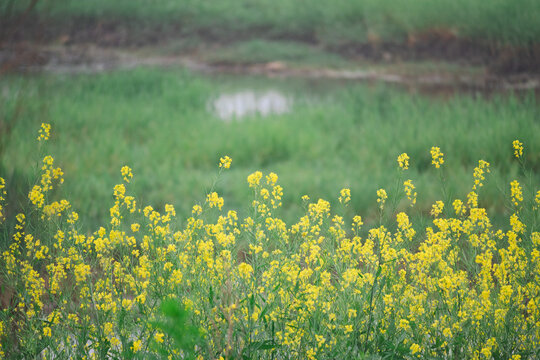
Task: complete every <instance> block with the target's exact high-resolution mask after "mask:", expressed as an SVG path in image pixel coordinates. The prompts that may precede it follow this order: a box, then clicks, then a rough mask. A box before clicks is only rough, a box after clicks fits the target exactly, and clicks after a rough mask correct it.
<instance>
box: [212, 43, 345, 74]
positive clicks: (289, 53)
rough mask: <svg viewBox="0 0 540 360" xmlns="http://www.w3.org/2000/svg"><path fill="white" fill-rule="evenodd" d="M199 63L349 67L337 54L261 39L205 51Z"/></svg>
mask: <svg viewBox="0 0 540 360" xmlns="http://www.w3.org/2000/svg"><path fill="white" fill-rule="evenodd" d="M203 60H205V61H207V62H211V63H225V64H256V63H266V62H271V61H281V62H286V63H287V64H288V65H293V66H294V65H300V66H321V65H323V66H327V67H335V68H339V67H345V66H347V65H349V66H350V65H351V64H350V63H349V62H347V61H346V60H345V59H344V58H342V57H340V56H339V55H337V54H332V53H328V52H326V51H324V50H322V49H320V48H318V47H315V46H311V45H307V44H304V43H300V42H294V41H268V40H263V39H257V40H248V41H240V42H237V43H233V44H231V45H230V46H226V47H224V48H220V49H214V50H211V51H209V52H208V53H207V54H206V55H203Z"/></svg>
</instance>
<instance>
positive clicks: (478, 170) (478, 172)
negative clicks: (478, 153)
mask: <svg viewBox="0 0 540 360" xmlns="http://www.w3.org/2000/svg"><path fill="white" fill-rule="evenodd" d="M489 172H490V171H489V163H488V162H487V161H484V160H480V161H478V166H477V167H475V168H474V175H473V176H474V185H473V190H476V189H477V187H482V186H484V184H483V183H482V181H483V180H485V177H484V173H489Z"/></svg>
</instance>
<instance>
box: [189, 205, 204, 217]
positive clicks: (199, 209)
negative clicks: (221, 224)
mask: <svg viewBox="0 0 540 360" xmlns="http://www.w3.org/2000/svg"><path fill="white" fill-rule="evenodd" d="M191 213H192V214H193V215H201V213H202V207H201V206H200V205H193V209H191Z"/></svg>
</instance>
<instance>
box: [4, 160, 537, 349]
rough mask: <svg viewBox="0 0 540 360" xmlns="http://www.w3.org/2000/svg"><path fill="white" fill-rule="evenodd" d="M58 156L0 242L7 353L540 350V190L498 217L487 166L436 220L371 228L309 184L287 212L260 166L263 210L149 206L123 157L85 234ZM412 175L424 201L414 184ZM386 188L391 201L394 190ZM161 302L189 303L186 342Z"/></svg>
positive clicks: (438, 208) (274, 181)
mask: <svg viewBox="0 0 540 360" xmlns="http://www.w3.org/2000/svg"><path fill="white" fill-rule="evenodd" d="M438 154H439V155H438V156H437V157H436V159H438V160H437V161H438V164H439V165H440V164H442V154H440V153H438ZM51 159H52V158H50V159H48V158H47V161H45V165H44V166H43V168H42V170H41V171H42V175H41V177H40V178H39V179H38V181H37V183H38V184H39V186H40V188H41V189H42V192H41V193H42V194H47V195H48V196H43V197H42V198H40V197H39V196H37V195H36V196H34V195H32V196H30V201H31V204H32V206H33V209H31V210H30V211H29V213H28V214H27V215H28V216H26V215H25V214H22V213H21V214H17V215H16V216H14V218H13V219H10V220H11V221H10V223H13V224H14V225H13V229H12V231H11V233H10V238H9V241H10V242H9V244H8V245H7V246H6V249H5V250H3V251H2V253H1V254H0V284H1V285H2V307H1V308H0V356H1V357H6V358H19V357H25V358H44V359H58V358H87V359H92V358H103V359H108V358H110V359H145V358H157V357H159V356H160V355H162V354H166V355H167V356H168V357H169V358H189V357H192V356H193V357H195V358H198V359H216V358H218V359H219V358H223V359H232V358H276V359H291V358H300V359H351V358H353V359H354V358H363V357H366V356H368V357H369V356H373V357H381V358H405V359H413V358H430V359H449V358H460V359H480V358H504V359H533V358H535V357H536V356H537V354H538V351H539V349H540V326H538V324H539V323H540V306H539V300H538V299H540V232H539V231H538V228H537V225H535V224H536V223H535V222H534V221H533V220H534V219H537V216H538V210H537V209H533V208H532V207H531V206H529V205H527V206H526V205H525V204H530V203H532V204H533V205H534V206H536V207H537V206H538V203H539V202H540V200H539V199H540V195H539V194H540V193H533V194H532V195H533V198H532V199H531V202H528V201H524V200H523V197H524V192H523V191H522V190H521V187H520V186H519V182H517V181H515V182H513V184H514V185H512V195H511V198H512V199H513V200H512V201H518V202H519V204H520V205H521V208H520V211H516V212H514V213H512V214H511V215H510V216H509V217H508V220H509V221H508V223H507V227H506V228H497V226H495V225H494V224H492V222H491V219H490V218H489V216H488V212H487V210H486V209H484V208H482V207H479V205H478V204H479V202H478V194H477V193H476V192H475V191H474V189H476V187H479V186H480V184H481V183H482V182H483V181H484V175H485V174H486V173H487V171H486V169H487V163H482V162H481V163H479V169H480V170H482V171H483V172H480V171H477V170H475V175H474V178H475V179H478V180H479V182H478V183H477V182H475V183H474V184H473V187H474V189H473V191H471V192H470V193H469V195H467V201H462V200H460V199H453V201H452V200H450V202H449V203H451V204H452V206H453V211H450V210H448V209H447V211H443V210H444V203H443V202H442V201H437V202H436V203H435V204H434V205H433V207H432V214H433V216H434V218H433V219H432V220H430V223H428V224H426V226H425V227H424V228H421V226H420V225H419V224H415V223H414V221H412V220H411V219H413V220H414V217H410V216H409V215H408V214H407V213H406V212H404V211H399V210H398V211H396V215H395V217H394V216H392V219H390V221H388V222H386V223H384V224H383V222H381V224H379V225H378V226H377V227H374V228H371V229H363V228H362V226H363V220H362V217H361V216H360V215H354V216H353V218H352V222H350V221H348V220H347V216H346V215H342V214H339V213H335V212H334V210H333V208H332V207H331V204H330V202H328V201H326V200H323V199H318V200H316V201H312V200H311V199H310V198H309V197H308V196H306V197H304V198H303V201H304V203H305V205H306V211H305V214H304V215H303V216H302V217H300V218H299V219H298V221H297V222H296V223H293V224H286V223H285V222H284V221H283V220H282V219H280V217H278V216H277V215H276V213H277V211H278V209H279V207H280V205H281V197H282V196H283V189H282V188H281V186H280V185H279V184H278V176H277V175H276V174H274V173H269V174H268V175H266V176H264V175H263V173H262V172H255V173H253V174H251V175H249V176H248V179H247V180H248V185H249V186H250V187H251V189H252V190H253V196H254V200H253V202H252V204H251V209H250V210H252V211H251V212H250V216H247V217H245V218H243V219H241V218H239V216H238V214H237V212H236V211H233V210H230V211H225V210H223V211H222V210H221V209H222V206H223V198H221V197H220V196H219V195H218V194H217V193H216V192H211V193H210V194H208V196H207V199H206V200H207V204H208V206H207V205H206V204H205V205H204V206H200V205H195V206H194V207H193V211H192V216H190V217H188V218H187V219H183V221H181V222H180V221H178V219H177V218H176V211H175V209H174V207H173V206H172V205H164V206H163V209H154V208H153V207H152V206H146V207H143V208H141V207H140V206H139V205H138V202H137V201H135V197H134V196H132V195H131V194H130V188H129V184H128V183H129V181H128V180H130V179H131V176H130V174H131V171H130V170H128V169H127V168H123V169H122V170H121V176H122V178H123V180H124V182H123V183H121V184H118V185H116V186H115V187H114V189H113V190H112V193H113V201H112V202H113V204H112V207H111V208H110V209H109V211H110V213H111V219H112V221H111V222H110V223H108V224H104V225H103V226H101V227H99V228H98V229H96V230H95V231H89V230H84V231H83V230H82V227H83V225H82V224H81V223H80V222H79V216H78V214H77V213H76V212H73V211H71V208H70V207H71V205H69V204H70V203H69V202H68V201H67V200H65V199H61V198H57V199H54V196H53V195H57V194H58V192H52V191H51V190H52V188H53V187H55V186H56V185H57V184H59V182H54V181H50V182H49V180H48V179H54V173H55V169H57V168H54V167H53V166H52V165H53V164H52V160H51ZM60 172H61V170H56V173H57V174H60ZM47 173H48V175H47ZM43 179H44V180H43ZM126 179H128V180H126ZM41 180H43V181H41ZM0 184H1V185H2V188H0V190H2V189H3V186H4V182H3V181H1V182H0ZM399 184H400V182H398V185H399ZM404 186H405V193H406V194H407V196H408V197H409V200H410V201H411V202H413V199H416V193H415V192H414V189H415V188H414V186H413V185H412V181H411V180H407V181H405V183H404ZM518 188H519V191H518ZM43 189H46V190H43ZM348 190H349V189H343V190H342V191H341V192H340V199H341V202H342V203H346V202H348V201H349V199H350V191H348ZM0 194H4V193H0ZM4 195H5V194H4ZM4 195H3V196H4ZM525 195H529V193H528V192H525ZM535 195H536V197H535ZM49 197H51V199H49ZM377 197H378V199H377V202H378V204H373V205H374V206H377V205H378V206H379V207H380V208H381V209H382V208H383V206H384V204H385V201H386V200H387V199H388V194H387V193H386V191H385V190H384V189H379V190H378V191H377ZM33 199H34V200H35V201H34V200H33ZM53 200H54V201H53ZM445 201H446V199H445ZM210 207H214V208H215V209H213V210H212V211H208V209H209V208H210ZM529 208H530V209H529ZM424 210H426V209H423V211H424ZM207 211H208V212H207ZM526 211H530V212H529V213H526ZM381 213H383V212H382V211H381ZM453 213H455V216H454V215H452V214H453ZM35 214H38V215H44V216H34V215H35ZM59 214H60V215H59ZM531 219H533V220H531ZM424 221H425V220H424ZM508 226H509V227H508ZM164 300H172V301H175V302H176V303H178V304H179V305H180V306H181V307H182V308H184V309H186V311H187V312H188V314H189V315H188V318H187V320H186V322H187V324H188V325H189V326H192V327H196V328H198V329H200V334H197V336H196V340H195V341H196V343H195V344H192V345H189V346H188V345H183V346H180V347H179V346H178V343H177V342H176V340H175V339H178V334H174V333H172V332H170V331H169V329H168V328H162V327H160V325H159V323H160V322H159V320H160V319H161V318H162V315H161V312H160V311H159V309H160V305H161V304H162V303H163V302H164ZM182 336H183V335H182Z"/></svg>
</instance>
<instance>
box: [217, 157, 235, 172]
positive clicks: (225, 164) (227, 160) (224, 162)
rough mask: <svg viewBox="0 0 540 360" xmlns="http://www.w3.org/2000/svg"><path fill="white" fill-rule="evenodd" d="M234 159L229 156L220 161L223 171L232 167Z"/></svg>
mask: <svg viewBox="0 0 540 360" xmlns="http://www.w3.org/2000/svg"><path fill="white" fill-rule="evenodd" d="M231 164H232V159H231V158H230V157H228V156H224V157H222V158H220V159H219V167H220V168H223V169H228V168H230V167H231Z"/></svg>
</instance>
